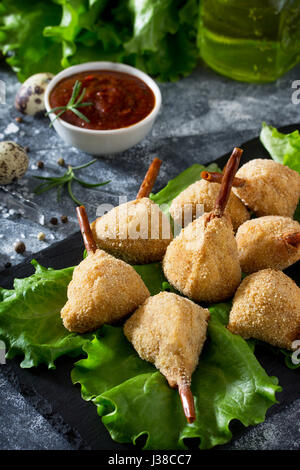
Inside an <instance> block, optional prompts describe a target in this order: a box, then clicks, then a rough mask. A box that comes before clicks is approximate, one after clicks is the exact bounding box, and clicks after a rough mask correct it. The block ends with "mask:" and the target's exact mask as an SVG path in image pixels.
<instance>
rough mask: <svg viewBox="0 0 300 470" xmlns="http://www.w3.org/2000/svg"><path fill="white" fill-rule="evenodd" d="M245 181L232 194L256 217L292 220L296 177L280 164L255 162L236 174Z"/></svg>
mask: <svg viewBox="0 0 300 470" xmlns="http://www.w3.org/2000/svg"><path fill="white" fill-rule="evenodd" d="M236 176H237V177H238V178H242V179H244V180H245V184H244V186H240V187H237V188H233V189H232V190H233V191H234V193H235V194H236V195H237V196H238V197H239V198H240V199H241V200H242V201H243V202H244V204H246V206H247V207H249V208H250V209H251V210H252V211H253V212H254V213H255V214H256V215H257V217H261V216H264V215H282V216H284V217H293V215H294V212H295V209H296V207H297V204H298V201H299V197H300V174H299V173H298V172H297V171H294V170H291V169H290V168H289V167H287V166H285V165H281V163H277V162H274V161H273V160H267V159H259V158H258V159H256V160H251V161H250V162H248V163H246V164H245V165H243V166H242V167H241V168H240V169H239V170H238V171H237V173H236Z"/></svg>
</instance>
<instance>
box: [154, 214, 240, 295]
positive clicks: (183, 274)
mask: <svg viewBox="0 0 300 470" xmlns="http://www.w3.org/2000/svg"><path fill="white" fill-rule="evenodd" d="M210 216H211V214H204V215H203V216H201V217H199V218H198V219H196V220H195V221H194V222H192V223H191V224H189V225H188V226H187V227H186V228H185V229H183V230H182V231H181V233H180V234H179V235H178V236H177V237H176V238H174V240H173V241H172V242H171V243H170V245H169V246H168V248H167V251H166V254H165V257H164V261H163V269H164V273H165V276H166V278H167V279H168V281H169V282H170V284H172V285H173V286H174V287H175V288H176V289H177V290H178V291H180V292H182V293H183V294H184V295H186V296H187V297H189V298H191V299H192V300H195V301H198V302H201V301H203V302H221V301H223V300H226V299H228V298H229V297H232V296H233V294H234V293H235V291H236V289H237V287H238V285H239V283H240V282H241V268H240V264H239V260H238V250H237V244H236V240H235V237H234V233H233V228H232V224H231V220H230V217H229V216H228V215H224V216H223V217H212V218H210Z"/></svg>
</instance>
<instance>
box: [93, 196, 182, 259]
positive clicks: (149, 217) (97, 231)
mask: <svg viewBox="0 0 300 470" xmlns="http://www.w3.org/2000/svg"><path fill="white" fill-rule="evenodd" d="M91 229H92V233H93V237H94V239H95V241H96V244H97V246H98V247H99V248H101V249H103V250H105V251H107V252H108V253H111V254H112V255H114V256H117V257H118V258H121V259H123V260H124V261H126V262H128V263H132V264H146V263H152V262H156V261H160V260H161V259H162V258H163V256H164V254H165V252H166V249H167V246H168V245H169V243H170V241H171V240H172V238H173V235H172V230H171V226H170V222H169V219H168V217H167V216H166V215H165V214H163V213H162V212H161V210H160V208H159V206H158V205H157V204H155V203H154V202H152V201H151V200H150V199H149V198H146V197H143V198H141V199H136V200H134V201H131V202H128V203H126V204H121V205H120V206H118V207H115V208H114V209H112V210H111V211H109V212H108V213H107V214H105V215H103V216H102V217H100V218H98V219H97V220H96V221H95V222H93V223H92V225H91Z"/></svg>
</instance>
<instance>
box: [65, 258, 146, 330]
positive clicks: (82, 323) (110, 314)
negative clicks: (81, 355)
mask: <svg viewBox="0 0 300 470" xmlns="http://www.w3.org/2000/svg"><path fill="white" fill-rule="evenodd" d="M149 295H150V293H149V291H148V289H147V287H146V286H145V284H144V282H143V281H142V279H141V277H140V276H139V275H138V273H137V272H136V271H135V270H134V269H133V267H132V266H130V265H129V264H126V263H124V261H121V260H118V259H116V258H114V257H113V256H111V255H108V254H107V253H105V252H104V251H102V250H97V251H96V252H95V253H91V254H89V256H88V257H87V258H85V259H84V260H83V261H81V263H80V264H79V265H78V266H76V268H75V269H74V273H73V278H72V281H71V282H70V284H69V287H68V301H67V303H66V305H65V306H64V307H63V309H62V310H61V317H62V320H63V324H64V326H65V327H66V328H67V329H68V330H69V331H75V332H77V333H85V332H87V331H92V330H95V329H97V328H99V327H100V326H102V325H103V324H104V323H113V322H115V321H117V320H119V319H120V318H123V317H125V316H126V315H128V314H129V313H131V312H133V311H134V310H135V309H136V308H137V307H138V306H139V305H141V304H142V303H143V302H144V301H145V300H146V299H147V298H148V297H149Z"/></svg>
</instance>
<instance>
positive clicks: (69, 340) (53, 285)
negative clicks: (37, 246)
mask: <svg viewBox="0 0 300 470" xmlns="http://www.w3.org/2000/svg"><path fill="white" fill-rule="evenodd" d="M32 264H33V265H34V266H35V270H36V271H35V273H34V274H33V275H32V276H30V277H27V278H25V279H15V282H14V289H13V290H6V289H1V288H0V338H1V339H2V340H3V341H4V342H5V344H6V347H7V351H8V352H7V358H8V359H12V358H13V357H15V356H17V355H23V356H24V359H23V361H22V363H21V367H24V368H28V367H33V366H37V365H38V364H46V365H47V366H48V368H49V369H54V368H55V365H54V361H55V360H56V359H57V358H58V357H60V356H63V355H65V354H69V355H72V356H78V355H79V354H81V352H82V346H83V345H84V344H86V343H87V342H88V341H89V339H90V338H91V336H90V335H78V334H75V333H70V332H69V331H68V330H66V329H65V328H64V326H63V324H62V321H61V318H60V310H61V308H62V307H63V305H64V304H65V303H66V300H67V286H68V284H69V282H70V280H71V278H72V273H73V268H66V269H61V270H58V271H56V270H54V269H46V268H43V267H42V266H40V265H39V264H38V263H37V262H36V261H33V262H32Z"/></svg>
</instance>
